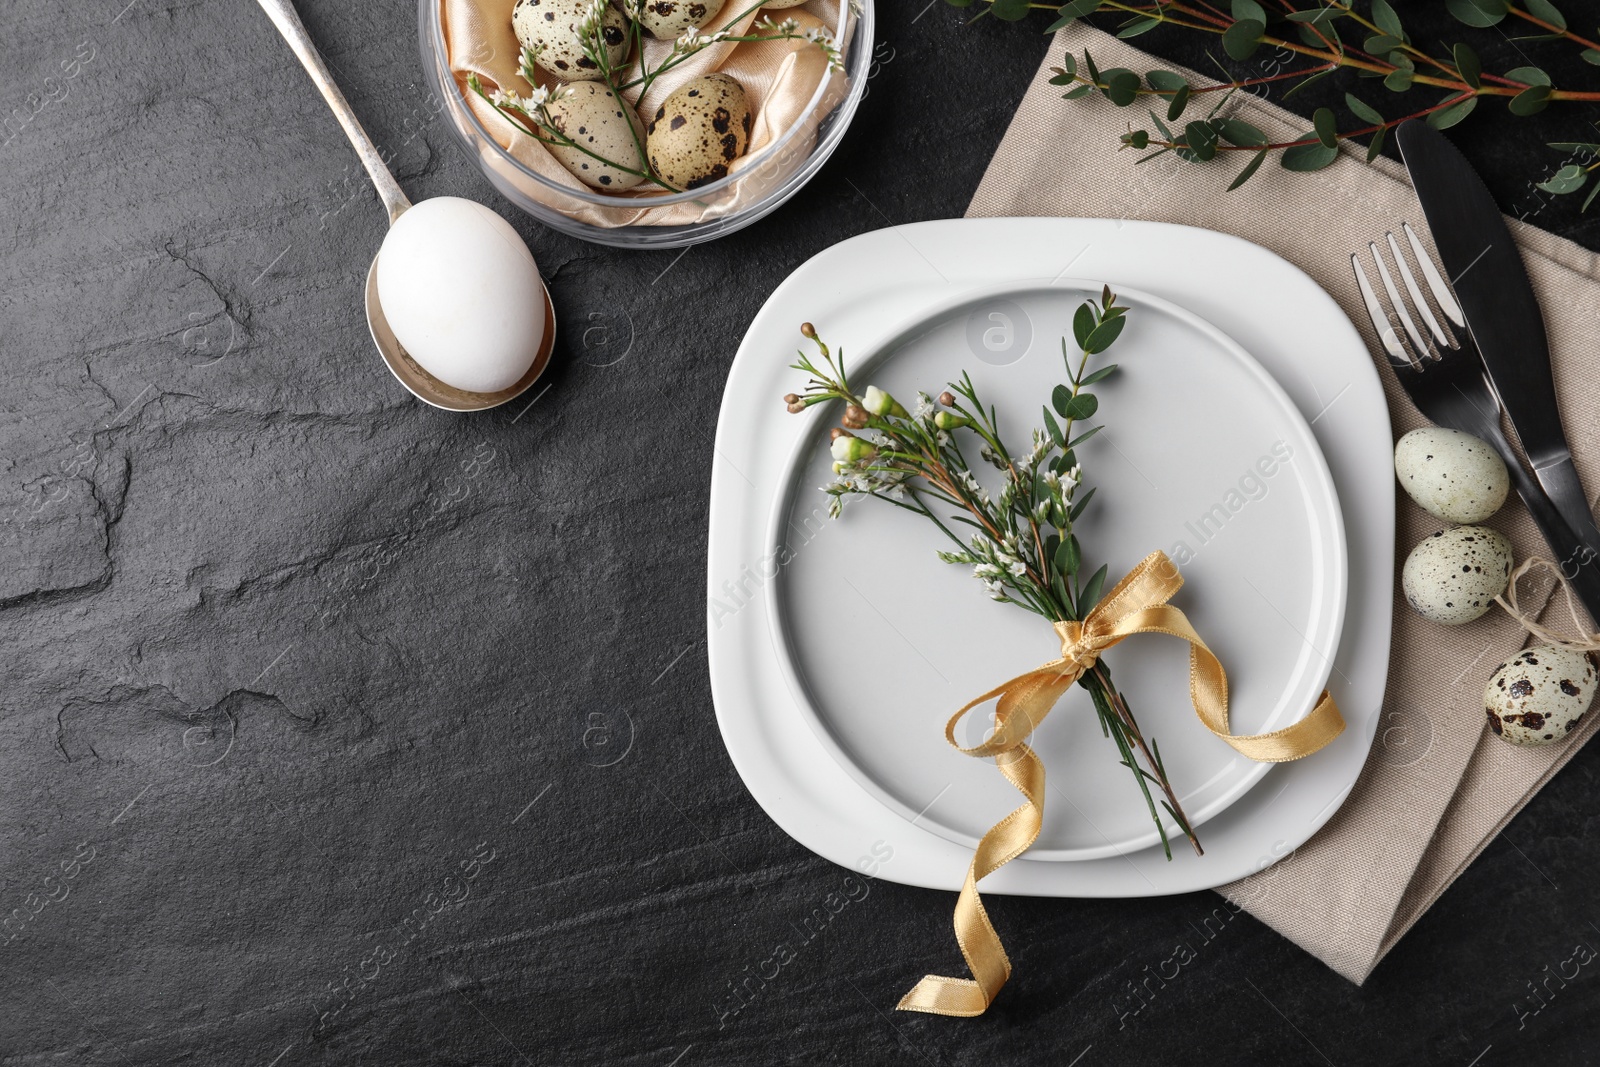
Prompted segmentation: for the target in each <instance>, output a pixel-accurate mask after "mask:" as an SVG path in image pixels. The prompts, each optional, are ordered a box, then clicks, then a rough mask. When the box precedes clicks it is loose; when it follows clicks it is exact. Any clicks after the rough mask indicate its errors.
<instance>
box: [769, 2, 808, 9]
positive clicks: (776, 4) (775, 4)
mask: <svg viewBox="0 0 1600 1067" xmlns="http://www.w3.org/2000/svg"><path fill="white" fill-rule="evenodd" d="M805 2H806V0H767V2H766V3H764V4H762V5H761V6H762V7H764V8H766V9H767V10H768V11H780V10H782V9H783V8H786V7H799V6H800V5H801V4H803V3H805Z"/></svg>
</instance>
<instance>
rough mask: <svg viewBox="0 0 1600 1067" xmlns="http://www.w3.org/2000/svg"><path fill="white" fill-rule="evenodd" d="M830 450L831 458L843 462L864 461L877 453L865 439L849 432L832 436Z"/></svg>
mask: <svg viewBox="0 0 1600 1067" xmlns="http://www.w3.org/2000/svg"><path fill="white" fill-rule="evenodd" d="M831 451H832V452H833V458H834V459H836V460H838V461H839V462H840V463H844V464H853V463H864V462H866V461H867V460H869V459H871V458H872V457H873V456H876V455H877V454H878V450H877V449H876V448H873V447H872V446H871V445H870V444H868V443H867V442H866V441H863V440H862V439H861V438H859V437H851V436H850V435H849V434H844V435H842V436H839V437H836V438H834V440H833V447H832V449H831Z"/></svg>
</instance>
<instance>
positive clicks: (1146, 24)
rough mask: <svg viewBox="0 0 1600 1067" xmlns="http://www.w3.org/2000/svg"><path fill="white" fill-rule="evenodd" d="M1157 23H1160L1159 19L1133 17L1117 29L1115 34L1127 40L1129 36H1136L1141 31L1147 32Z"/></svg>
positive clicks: (1157, 24)
mask: <svg viewBox="0 0 1600 1067" xmlns="http://www.w3.org/2000/svg"><path fill="white" fill-rule="evenodd" d="M1159 25H1161V20H1160V19H1151V18H1141V19H1135V20H1134V21H1132V22H1130V23H1128V24H1127V25H1126V26H1124V27H1122V29H1120V30H1118V31H1117V36H1118V37H1121V38H1122V39H1123V40H1127V39H1128V38H1130V37H1137V36H1139V35H1140V34H1141V33H1149V32H1150V31H1151V30H1153V29H1155V28H1156V27H1157V26H1159Z"/></svg>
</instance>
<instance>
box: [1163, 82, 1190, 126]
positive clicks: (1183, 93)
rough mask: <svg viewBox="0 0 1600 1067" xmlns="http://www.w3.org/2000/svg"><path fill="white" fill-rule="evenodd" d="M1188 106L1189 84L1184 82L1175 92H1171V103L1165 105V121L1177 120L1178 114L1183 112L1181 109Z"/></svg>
mask: <svg viewBox="0 0 1600 1067" xmlns="http://www.w3.org/2000/svg"><path fill="white" fill-rule="evenodd" d="M1188 106H1189V86H1188V84H1187V83H1185V84H1184V85H1182V86H1180V87H1179V88H1178V91H1177V92H1175V93H1173V94H1172V103H1170V104H1168V105H1167V121H1168V122H1177V121H1178V118H1179V116H1181V115H1182V114H1183V109H1184V108H1186V107H1188Z"/></svg>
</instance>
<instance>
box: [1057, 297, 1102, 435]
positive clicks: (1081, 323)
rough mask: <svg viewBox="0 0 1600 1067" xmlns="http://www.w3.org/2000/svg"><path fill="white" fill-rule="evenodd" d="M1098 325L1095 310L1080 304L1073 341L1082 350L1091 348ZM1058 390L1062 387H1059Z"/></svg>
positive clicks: (1074, 320) (1058, 405) (1074, 324)
mask: <svg viewBox="0 0 1600 1067" xmlns="http://www.w3.org/2000/svg"><path fill="white" fill-rule="evenodd" d="M1098 325H1099V322H1098V320H1096V319H1095V317H1094V309H1093V308H1091V307H1090V306H1089V305H1088V304H1079V305H1078V310H1077V312H1076V313H1075V314H1074V315H1073V316H1072V339H1073V340H1074V341H1076V342H1078V347H1079V348H1080V349H1081V348H1088V347H1089V335H1090V334H1091V333H1093V332H1094V328H1095V327H1096V326H1098ZM1057 388H1061V387H1060V386H1057ZM1056 410H1057V411H1060V410H1061V405H1060V404H1057V405H1056Z"/></svg>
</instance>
